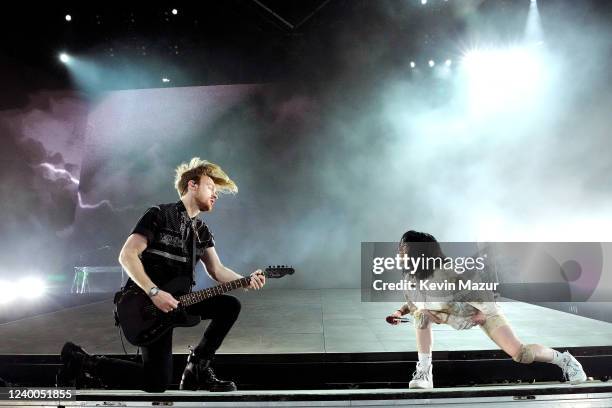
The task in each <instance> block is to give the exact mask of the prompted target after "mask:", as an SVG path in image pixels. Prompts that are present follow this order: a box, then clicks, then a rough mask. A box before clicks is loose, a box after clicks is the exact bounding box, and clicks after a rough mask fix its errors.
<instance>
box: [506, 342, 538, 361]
mask: <svg viewBox="0 0 612 408" xmlns="http://www.w3.org/2000/svg"><path fill="white" fill-rule="evenodd" d="M535 355H536V345H535V344H521V347H520V349H519V351H518V352H517V353H516V354H515V355H514V356H512V359H513V360H514V361H516V362H517V363H522V364H531V363H533V361H534V360H535Z"/></svg>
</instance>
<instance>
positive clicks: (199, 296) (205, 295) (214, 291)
mask: <svg viewBox="0 0 612 408" xmlns="http://www.w3.org/2000/svg"><path fill="white" fill-rule="evenodd" d="M250 283H251V277H250V276H247V277H246V278H242V279H236V280H233V281H231V282H226V283H222V284H220V285H217V286H213V287H212V288H206V289H202V290H198V291H197V292H191V293H188V294H186V295H183V296H179V298H178V301H179V302H181V304H182V305H183V306H191V305H194V304H196V303H199V302H201V301H203V300H206V299H209V298H211V297H213V296H218V295H222V294H224V293H227V292H230V291H232V290H235V289H239V288H245V287H247V286H249V284H250Z"/></svg>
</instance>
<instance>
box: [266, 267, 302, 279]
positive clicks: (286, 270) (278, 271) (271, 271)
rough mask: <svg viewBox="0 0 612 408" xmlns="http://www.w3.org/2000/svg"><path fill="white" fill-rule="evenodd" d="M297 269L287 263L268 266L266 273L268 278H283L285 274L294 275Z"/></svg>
mask: <svg viewBox="0 0 612 408" xmlns="http://www.w3.org/2000/svg"><path fill="white" fill-rule="evenodd" d="M294 272H295V269H293V268H292V267H291V266H287V265H276V266H268V267H267V268H266V269H265V270H264V273H265V275H266V278H282V277H283V276H285V275H293V273H294Z"/></svg>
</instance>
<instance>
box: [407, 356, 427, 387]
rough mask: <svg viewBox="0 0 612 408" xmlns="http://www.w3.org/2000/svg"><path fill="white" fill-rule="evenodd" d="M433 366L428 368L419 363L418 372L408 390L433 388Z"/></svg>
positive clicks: (413, 375)
mask: <svg viewBox="0 0 612 408" xmlns="http://www.w3.org/2000/svg"><path fill="white" fill-rule="evenodd" d="M431 368H432V364H429V366H428V367H423V365H421V363H420V362H418V363H417V367H416V371H415V372H414V373H413V374H412V381H410V384H409V385H408V388H412V389H431V388H433V375H432V373H431Z"/></svg>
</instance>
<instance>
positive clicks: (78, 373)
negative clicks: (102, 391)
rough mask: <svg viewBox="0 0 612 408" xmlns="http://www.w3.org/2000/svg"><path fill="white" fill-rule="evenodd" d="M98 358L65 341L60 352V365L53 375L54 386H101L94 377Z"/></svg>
mask: <svg viewBox="0 0 612 408" xmlns="http://www.w3.org/2000/svg"><path fill="white" fill-rule="evenodd" d="M100 358H101V357H97V356H92V355H90V354H89V353H87V352H86V351H85V350H83V348H81V347H79V346H77V345H76V344H74V343H71V342H67V343H66V344H64V347H62V351H61V354H60V359H61V362H62V366H61V367H60V369H59V370H58V372H57V375H56V377H55V382H56V386H58V387H77V386H98V387H99V386H101V385H102V384H101V383H100V381H98V379H97V378H96V377H97V376H96V371H97V366H98V361H99V360H100Z"/></svg>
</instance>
